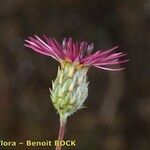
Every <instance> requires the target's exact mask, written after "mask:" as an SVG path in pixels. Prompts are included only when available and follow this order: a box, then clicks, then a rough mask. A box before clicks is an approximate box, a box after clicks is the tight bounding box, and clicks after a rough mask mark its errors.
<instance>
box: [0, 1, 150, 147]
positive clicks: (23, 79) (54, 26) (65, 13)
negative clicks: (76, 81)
mask: <svg viewBox="0 0 150 150" xmlns="http://www.w3.org/2000/svg"><path fill="white" fill-rule="evenodd" d="M0 2H1V5H0V139H2V140H16V141H24V140H26V139H33V140H45V139H49V140H54V139H57V134H58V127H59V118H58V115H56V111H55V109H54V108H53V106H52V103H51V100H50V94H49V90H48V88H49V87H51V81H52V80H53V79H55V77H56V74H57V66H58V63H57V62H56V61H54V60H53V59H51V58H48V57H45V56H42V55H39V54H37V53H35V52H33V51H32V50H30V49H27V48H25V47H24V40H25V39H26V38H27V37H28V36H33V35H34V34H36V35H39V36H40V35H43V34H46V35H48V36H50V37H51V36H52V37H55V38H56V39H58V40H59V41H60V42H61V40H62V38H63V37H73V38H74V39H75V40H76V41H82V40H86V41H89V42H94V43H95V45H96V46H95V50H97V49H104V50H105V49H109V48H111V47H113V46H116V45H119V46H120V47H119V50H121V51H123V52H126V53H128V58H129V59H130V62H129V63H128V64H127V65H126V69H125V70H124V71H120V72H108V71H103V70H98V69H94V68H91V69H90V71H89V80H90V86H89V96H88V99H87V100H86V103H85V106H86V107H87V108H85V109H82V110H80V111H78V112H77V113H75V114H74V115H73V116H71V117H70V118H69V120H68V124H67V131H66V139H75V140H76V142H77V146H76V147H75V148H74V147H71V148H67V147H65V148H64V149H74V150H149V149H150V67H149V65H150V61H149V58H150V55H149V54H150V50H149V49H150V1H149V0H122V1H119V0H118V1H115V0H112V1H111V0H107V1H106V0H44V1H42V0H36V1H31V0H1V1H0ZM1 149H3V148H1ZM6 149H8V150H9V149H10V150H11V149H13V148H12V147H10V148H6ZM14 149H16V150H24V149H27V148H25V147H23V146H18V147H16V148H14ZM28 149H33V148H28ZM36 149H40V150H41V149H48V148H36ZM49 149H54V147H51V148H49Z"/></svg>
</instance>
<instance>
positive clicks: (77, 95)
mask: <svg viewBox="0 0 150 150" xmlns="http://www.w3.org/2000/svg"><path fill="white" fill-rule="evenodd" d="M25 41H26V44H25V46H26V47H29V48H31V49H33V50H34V51H36V52H38V53H40V54H43V55H46V56H50V57H52V58H54V59H56V60H57V61H59V62H60V64H61V67H60V66H59V67H58V73H57V77H56V79H55V80H54V82H52V89H50V93H51V99H52V103H53V105H54V107H55V109H56V110H57V112H58V113H59V115H60V120H61V122H62V123H64V122H65V121H66V119H67V117H68V116H70V115H71V114H73V113H74V112H76V111H77V110H78V109H80V108H82V107H83V103H84V101H85V100H86V98H87V96H88V81H87V71H88V68H89V67H90V66H94V67H96V68H100V69H104V70H112V71H118V70H122V69H123V68H117V69H115V68H111V67H110V66H112V65H116V64H121V63H124V62H126V61H128V60H125V59H124V60H121V59H122V58H123V56H125V55H126V54H124V53H122V52H120V53H112V52H113V50H115V49H117V47H114V48H112V49H109V50H105V51H101V50H98V51H97V52H95V53H92V50H93V48H94V44H93V43H92V44H88V43H87V42H84V41H83V42H81V43H78V42H73V40H72V38H68V39H66V38H65V39H64V40H63V42H62V44H59V43H58V42H57V41H56V40H55V39H54V38H48V37H46V36H43V40H42V39H41V38H39V37H38V36H35V37H34V38H32V37H29V40H25Z"/></svg>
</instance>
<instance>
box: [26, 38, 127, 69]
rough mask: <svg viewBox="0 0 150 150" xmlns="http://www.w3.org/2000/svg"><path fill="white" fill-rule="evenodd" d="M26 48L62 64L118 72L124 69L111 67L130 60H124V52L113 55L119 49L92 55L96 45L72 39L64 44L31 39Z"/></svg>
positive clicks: (52, 39) (48, 40)
mask: <svg viewBox="0 0 150 150" xmlns="http://www.w3.org/2000/svg"><path fill="white" fill-rule="evenodd" d="M25 41H26V44H25V46H26V47H29V48H31V49H33V50H34V51H36V52H38V53H40V54H43V55H46V56H50V57H52V58H54V59H56V60H57V61H59V62H60V63H62V62H64V61H68V62H70V63H78V64H80V65H82V66H87V67H89V66H93V67H96V68H99V69H104V70H110V71H118V70H122V69H124V68H112V67H111V66H112V65H113V66H114V65H117V64H121V63H124V62H127V61H128V60H126V59H123V57H124V56H125V55H126V54H124V53H123V52H118V53H112V52H113V51H114V50H116V49H117V48H118V46H116V47H113V48H111V49H109V50H105V51H101V50H98V51H97V52H95V53H92V51H93V48H94V44H93V43H92V44H88V43H87V42H85V41H83V42H80V43H78V42H73V40H72V38H68V39H67V38H64V40H63V42H62V44H59V43H58V42H57V41H56V40H55V39H54V38H49V37H46V36H43V37H42V38H39V37H38V36H36V35H35V37H34V38H33V37H29V39H28V40H25Z"/></svg>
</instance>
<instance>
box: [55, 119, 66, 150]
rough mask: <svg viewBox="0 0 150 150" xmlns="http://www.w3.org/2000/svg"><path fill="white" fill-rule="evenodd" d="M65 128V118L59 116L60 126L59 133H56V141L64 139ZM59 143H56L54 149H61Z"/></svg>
mask: <svg viewBox="0 0 150 150" xmlns="http://www.w3.org/2000/svg"><path fill="white" fill-rule="evenodd" d="M65 128H66V118H63V117H60V127H59V134H58V141H63V140H64V135H65ZM61 148H62V147H61V145H59V144H58V145H56V150H61Z"/></svg>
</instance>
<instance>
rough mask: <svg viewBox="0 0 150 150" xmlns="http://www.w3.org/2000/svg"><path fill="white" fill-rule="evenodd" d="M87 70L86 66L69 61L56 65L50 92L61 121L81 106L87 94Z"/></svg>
mask: <svg viewBox="0 0 150 150" xmlns="http://www.w3.org/2000/svg"><path fill="white" fill-rule="evenodd" d="M87 71H88V68H87V67H83V66H81V67H79V65H77V64H76V63H69V62H64V63H63V65H61V67H58V74H57V77H56V79H55V81H54V82H52V89H51V90H50V92H51V99H52V102H53V105H54V107H55V109H56V110H57V112H58V113H59V115H60V119H62V121H65V120H66V119H67V117H68V116H70V115H71V114H73V113H74V112H76V111H77V110H78V109H80V108H82V107H83V103H84V101H85V100H86V98H87V96H88V82H87Z"/></svg>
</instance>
